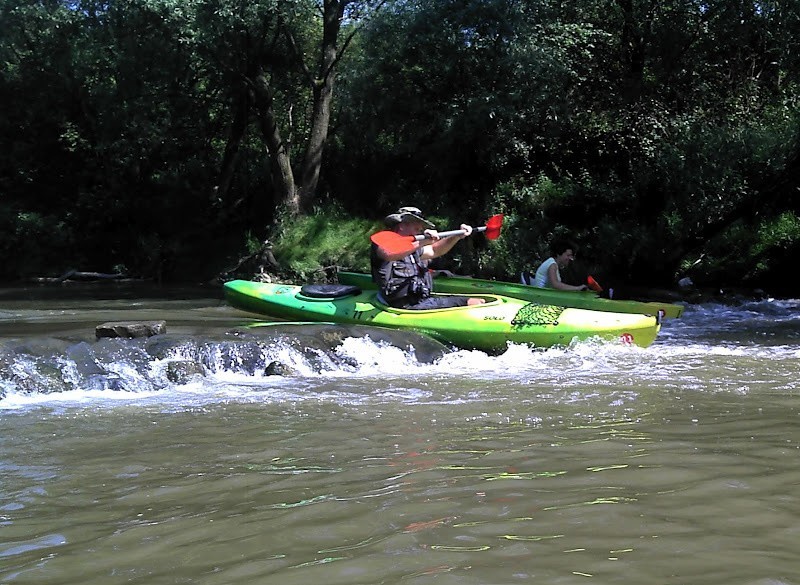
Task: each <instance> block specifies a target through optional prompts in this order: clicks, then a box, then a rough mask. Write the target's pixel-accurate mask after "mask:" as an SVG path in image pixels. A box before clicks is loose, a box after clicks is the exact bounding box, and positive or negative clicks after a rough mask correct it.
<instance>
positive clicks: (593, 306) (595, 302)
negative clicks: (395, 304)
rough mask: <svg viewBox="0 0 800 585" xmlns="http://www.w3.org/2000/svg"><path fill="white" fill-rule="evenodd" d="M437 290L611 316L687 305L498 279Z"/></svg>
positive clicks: (345, 280)
mask: <svg viewBox="0 0 800 585" xmlns="http://www.w3.org/2000/svg"><path fill="white" fill-rule="evenodd" d="M339 282H340V283H341V284H350V285H354V286H357V287H359V288H362V289H374V288H376V285H375V283H374V282H373V281H372V278H371V277H370V275H369V274H363V273H360V272H339ZM433 290H434V291H435V292H439V293H449V294H460V295H470V296H472V295H482V294H498V295H503V296H506V297H514V298H517V299H522V300H524V301H530V302H533V303H542V304H547V305H557V306H560V307H571V308H574V309H589V310H591V311H605V312H610V313H639V314H641V315H658V314H659V311H660V312H661V315H662V316H663V317H671V318H673V319H674V318H678V317H680V316H681V315H682V314H683V305H679V304H677V303H659V302H649V301H648V302H645V301H632V300H618V299H606V298H603V297H600V296H598V294H597V293H596V292H594V291H570V290H556V289H553V288H538V287H535V286H529V285H527V284H522V283H513V282H502V281H497V280H481V279H479V278H468V277H458V276H455V277H452V276H438V277H436V278H434V279H433Z"/></svg>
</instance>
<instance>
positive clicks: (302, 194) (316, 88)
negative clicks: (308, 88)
mask: <svg viewBox="0 0 800 585" xmlns="http://www.w3.org/2000/svg"><path fill="white" fill-rule="evenodd" d="M347 3H348V0H325V1H324V3H323V10H324V12H323V25H322V26H323V30H322V47H321V52H322V55H321V56H322V58H321V59H320V68H319V71H318V72H317V76H316V78H315V79H312V80H311V83H312V84H313V87H312V89H313V92H314V106H313V110H312V114H311V132H310V134H309V139H308V145H307V147H306V151H305V154H304V156H303V163H302V166H301V167H300V185H299V200H300V201H299V203H300V208H301V209H309V208H310V207H311V204H312V203H313V201H314V197H315V196H316V192H317V186H318V184H319V176H320V169H321V168H322V154H323V152H324V150H325V143H326V142H327V140H328V127H329V125H330V119H331V102H332V100H333V86H334V79H335V77H336V71H335V68H336V62H337V60H338V58H339V55H338V49H337V42H338V38H339V30H340V28H341V22H342V16H343V13H344V7H345V6H346V5H347Z"/></svg>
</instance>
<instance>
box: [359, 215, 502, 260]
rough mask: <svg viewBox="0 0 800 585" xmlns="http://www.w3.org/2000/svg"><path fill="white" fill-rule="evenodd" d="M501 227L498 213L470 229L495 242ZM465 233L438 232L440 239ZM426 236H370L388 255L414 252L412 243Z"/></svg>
mask: <svg viewBox="0 0 800 585" xmlns="http://www.w3.org/2000/svg"><path fill="white" fill-rule="evenodd" d="M502 227H503V214H502V213H499V214H497V215H493V216H492V217H490V218H489V220H488V221H487V222H486V225H483V226H481V227H476V228H472V233H473V234H474V233H477V232H486V238H487V239H489V240H496V239H497V238H498V237H500V229H501V228H502ZM464 233H466V232H465V231H464V230H451V231H449V232H439V237H440V238H446V237H448V236H457V235H461V234H464ZM426 237H427V236H426V235H425V234H418V235H416V236H401V235H400V234H398V233H397V232H393V231H391V230H384V231H382V232H377V233H374V234H372V236H370V240H372V243H373V244H375V245H376V246H378V247H379V248H383V249H384V250H385V251H386V252H388V253H389V254H411V252H413V251H414V242H421V241H422V240H424V239H425V238H426Z"/></svg>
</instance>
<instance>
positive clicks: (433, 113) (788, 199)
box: [0, 0, 800, 292]
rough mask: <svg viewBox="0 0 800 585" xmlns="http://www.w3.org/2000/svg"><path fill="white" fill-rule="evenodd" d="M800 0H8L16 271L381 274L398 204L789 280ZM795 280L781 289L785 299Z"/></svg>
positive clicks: (661, 259) (665, 266)
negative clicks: (501, 217)
mask: <svg viewBox="0 0 800 585" xmlns="http://www.w3.org/2000/svg"><path fill="white" fill-rule="evenodd" d="M799 21H800V0H784V1H766V2H758V1H744V0H711V1H706V2H697V1H695V0H574V1H572V2H561V1H557V0H480V1H478V0H382V1H381V0H372V1H367V0H361V1H355V0H250V1H244V0H119V1H112V2H107V1H102V0H72V1H65V0H61V1H59V0H45V1H39V2H29V3H20V2H17V1H11V0H0V98H1V99H2V103H3V109H2V112H0V141H2V149H0V260H2V262H0V279H3V280H11V279H17V278H21V277H27V276H32V275H46V274H49V275H57V274H60V273H61V272H63V271H65V270H66V269H67V268H70V267H72V268H78V269H85V270H97V271H106V272H111V271H115V270H120V271H124V272H126V273H129V274H132V275H138V276H142V277H151V278H152V277H154V278H162V277H163V278H170V279H187V278H192V279H197V278H202V279H206V278H209V277H211V276H213V275H215V274H217V273H219V272H222V271H223V270H225V268H226V267H229V266H230V265H231V264H235V263H236V259H237V258H240V257H242V255H244V254H246V253H247V251H246V250H247V247H248V246H249V247H250V250H251V251H252V250H253V249H254V248H255V247H257V246H258V245H259V243H260V242H263V241H264V240H265V239H267V238H269V239H270V240H271V241H272V243H273V244H274V253H275V258H276V259H277V261H278V262H279V263H280V264H281V266H282V268H283V270H285V271H287V272H288V273H294V274H295V275H296V276H298V277H299V276H301V275H302V276H303V277H312V275H314V274H317V275H319V274H323V272H321V270H322V269H323V268H324V267H329V266H333V265H339V266H342V267H345V268H356V269H359V268H363V267H365V266H366V262H365V254H366V235H367V234H368V233H369V231H370V230H371V229H374V228H375V227H376V226H377V225H379V219H380V218H381V217H382V216H383V215H385V214H386V213H388V212H390V211H392V210H393V208H395V207H397V206H398V205H402V204H414V205H418V206H420V207H423V208H425V210H426V211H429V212H430V213H431V214H433V215H435V216H436V217H437V219H438V220H439V221H440V223H441V224H442V226H443V227H447V228H449V227H455V226H457V225H458V224H459V223H461V222H462V221H468V222H472V223H473V224H476V225H478V224H480V223H482V222H483V221H485V219H486V218H487V217H488V216H490V215H491V214H493V213H498V212H503V213H504V214H505V216H506V222H505V225H504V228H503V236H502V237H501V238H500V239H499V240H497V241H496V242H493V243H491V244H490V245H487V244H486V243H485V242H484V241H483V240H482V239H481V238H480V237H476V238H472V239H470V240H469V241H468V242H467V243H465V244H464V245H461V246H460V247H459V249H458V252H457V254H456V255H455V256H454V257H453V258H452V259H451V260H450V262H451V264H450V267H456V268H458V269H460V270H463V271H467V272H471V273H476V274H481V275H483V276H497V277H507V276H511V275H514V274H515V273H517V272H519V271H520V270H522V269H526V268H530V267H531V265H532V264H534V263H536V262H538V261H539V260H540V259H541V257H542V256H543V255H544V254H545V252H546V247H547V242H548V241H549V240H550V239H551V237H553V235H556V234H569V235H571V236H572V237H573V238H574V239H576V240H577V241H578V242H579V243H580V245H581V253H580V259H581V261H582V262H583V268H584V269H585V270H589V271H592V272H593V273H595V274H599V275H602V277H603V278H605V279H608V280H626V281H633V282H640V283H643V284H652V285H669V284H671V283H673V282H674V281H675V280H676V279H677V278H679V277H681V276H684V275H687V274H688V275H691V276H692V278H694V279H695V281H697V282H699V283H704V282H706V283H718V284H730V283H734V284H737V283H742V284H751V285H752V284H756V285H761V286H764V287H767V288H770V289H772V290H775V291H778V292H780V289H781V286H782V284H784V283H785V281H786V280H787V279H786V278H785V273H786V272H785V268H784V264H785V262H786V261H787V260H788V258H790V257H791V256H792V255H793V254H795V253H796V252H797V251H798V248H800V219H799V216H800V204H799V203H798V202H800V198H798V187H800V109H799V108H798V106H800V93H799V92H798V89H800V22H799ZM789 291H790V289H788V285H787V288H786V289H785V291H784V292H789Z"/></svg>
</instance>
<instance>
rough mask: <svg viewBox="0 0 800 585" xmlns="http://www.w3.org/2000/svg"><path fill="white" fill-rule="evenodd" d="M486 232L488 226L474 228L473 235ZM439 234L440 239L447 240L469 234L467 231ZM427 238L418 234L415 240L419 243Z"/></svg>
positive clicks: (451, 231)
mask: <svg viewBox="0 0 800 585" xmlns="http://www.w3.org/2000/svg"><path fill="white" fill-rule="evenodd" d="M485 231H486V226H485V225H482V226H480V227H476V228H472V233H473V234H474V233H475V232H485ZM438 233H439V237H440V238H447V237H450V236H460V235H463V234H465V233H467V232H466V230H450V231H448V232H438ZM427 238H428V236H426V235H425V234H417V235H416V236H414V240H415V241H417V242H421V241H422V240H426V239H427Z"/></svg>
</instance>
